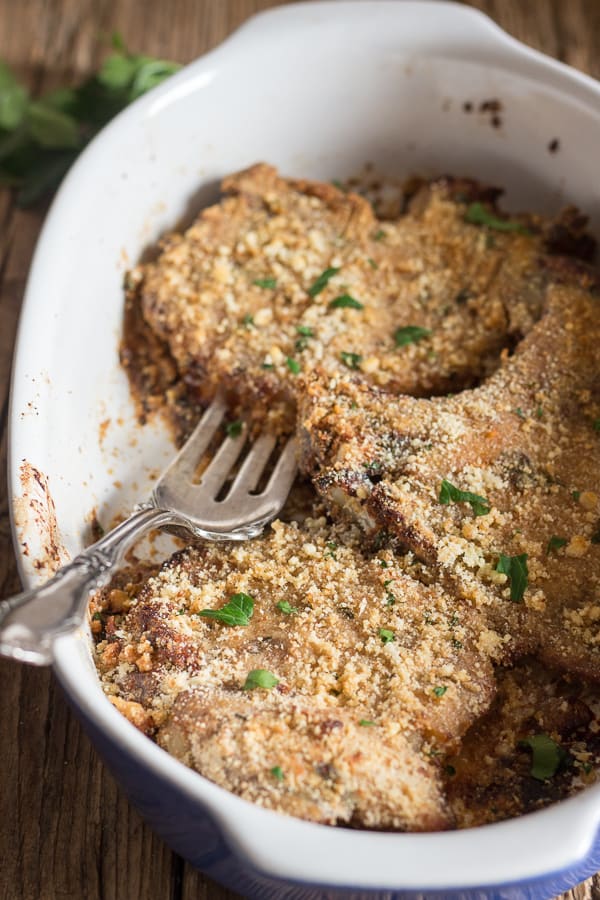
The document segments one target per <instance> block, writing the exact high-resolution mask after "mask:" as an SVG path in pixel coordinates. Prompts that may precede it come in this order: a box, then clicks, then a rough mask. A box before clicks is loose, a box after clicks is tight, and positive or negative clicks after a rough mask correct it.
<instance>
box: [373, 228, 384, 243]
mask: <svg viewBox="0 0 600 900" xmlns="http://www.w3.org/2000/svg"><path fill="white" fill-rule="evenodd" d="M384 237H385V231H384V230H383V228H380V229H379V231H376V232H375V234H374V235H373V240H374V241H382V240H383V239H384Z"/></svg>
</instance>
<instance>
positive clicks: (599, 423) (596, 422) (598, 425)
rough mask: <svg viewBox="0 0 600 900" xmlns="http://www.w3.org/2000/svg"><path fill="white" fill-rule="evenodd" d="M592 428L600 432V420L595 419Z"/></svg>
mask: <svg viewBox="0 0 600 900" xmlns="http://www.w3.org/2000/svg"><path fill="white" fill-rule="evenodd" d="M592 428H593V429H594V431H600V419H594V421H593V423H592Z"/></svg>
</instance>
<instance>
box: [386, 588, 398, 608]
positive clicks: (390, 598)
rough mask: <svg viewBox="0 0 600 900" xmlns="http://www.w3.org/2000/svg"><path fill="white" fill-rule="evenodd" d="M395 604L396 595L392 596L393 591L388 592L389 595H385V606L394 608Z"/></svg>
mask: <svg viewBox="0 0 600 900" xmlns="http://www.w3.org/2000/svg"><path fill="white" fill-rule="evenodd" d="M395 602H396V595H395V594H392V592H391V591H388V592H387V594H386V595H385V605H386V606H393V605H394V604H395Z"/></svg>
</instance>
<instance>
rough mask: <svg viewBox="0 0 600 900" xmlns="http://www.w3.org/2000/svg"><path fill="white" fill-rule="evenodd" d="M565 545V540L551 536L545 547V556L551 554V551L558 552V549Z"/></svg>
mask: <svg viewBox="0 0 600 900" xmlns="http://www.w3.org/2000/svg"><path fill="white" fill-rule="evenodd" d="M567 543H568V541H567V539H566V538H562V537H556V535H555V534H553V535H552V537H551V538H550V540H549V541H548V546H547V547H546V556H548V555H549V554H550V553H552V551H553V550H560V548H561V547H564V546H565V544H567Z"/></svg>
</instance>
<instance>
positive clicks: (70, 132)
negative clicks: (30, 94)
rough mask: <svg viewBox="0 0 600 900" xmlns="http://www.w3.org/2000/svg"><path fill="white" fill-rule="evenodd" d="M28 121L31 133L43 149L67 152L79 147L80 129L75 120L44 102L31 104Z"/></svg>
mask: <svg viewBox="0 0 600 900" xmlns="http://www.w3.org/2000/svg"><path fill="white" fill-rule="evenodd" d="M27 121H28V125H29V133H30V134H31V136H32V138H33V139H34V140H35V141H37V143H38V144H40V145H41V146H42V147H49V148H56V149H61V150H62V149H65V150H66V149H72V148H75V147H77V146H78V145H79V127H78V125H77V122H76V121H75V119H74V118H73V117H72V116H69V115H67V113H64V112H61V111H60V110H59V109H56V108H55V107H53V106H51V105H50V104H48V103H45V102H44V101H43V100H34V101H33V102H31V103H30V104H29V110H28V117H27Z"/></svg>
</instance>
